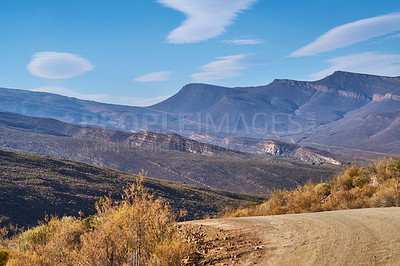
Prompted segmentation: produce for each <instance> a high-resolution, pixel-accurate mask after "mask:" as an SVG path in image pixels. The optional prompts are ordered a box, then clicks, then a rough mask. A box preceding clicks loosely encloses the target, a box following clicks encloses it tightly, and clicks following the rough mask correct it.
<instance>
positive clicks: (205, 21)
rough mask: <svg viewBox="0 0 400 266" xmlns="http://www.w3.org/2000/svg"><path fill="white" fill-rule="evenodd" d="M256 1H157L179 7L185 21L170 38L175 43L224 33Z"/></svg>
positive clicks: (190, 41) (189, 41)
mask: <svg viewBox="0 0 400 266" xmlns="http://www.w3.org/2000/svg"><path fill="white" fill-rule="evenodd" d="M256 1H257V0H157V2H159V3H160V4H162V5H164V6H166V7H169V8H173V9H175V10H178V11H180V12H182V13H184V14H185V15H186V20H185V21H183V23H182V24H181V25H180V26H179V27H178V28H176V29H174V30H173V31H172V32H171V33H170V34H169V35H168V37H167V39H168V42H170V43H174V44H181V43H195V42H199V41H204V40H208V39H210V38H213V37H216V36H218V35H220V34H222V33H223V32H224V31H225V29H226V27H228V26H229V25H231V24H232V23H233V21H234V19H235V18H236V17H237V15H238V13H240V12H242V11H244V10H246V9H249V8H250V7H251V5H252V4H253V3H255V2H256Z"/></svg>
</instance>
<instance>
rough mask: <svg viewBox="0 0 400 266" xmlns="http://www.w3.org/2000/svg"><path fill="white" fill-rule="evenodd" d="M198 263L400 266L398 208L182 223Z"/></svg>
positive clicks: (399, 214) (399, 215)
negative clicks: (193, 244) (193, 247)
mask: <svg viewBox="0 0 400 266" xmlns="http://www.w3.org/2000/svg"><path fill="white" fill-rule="evenodd" d="M188 226H189V228H191V229H192V230H191V233H192V240H193V241H196V242H197V244H198V246H199V251H200V253H201V254H198V255H199V256H198V258H197V263H198V264H221V265H231V264H242V265H251V264H260V265H400V208H379V209H361V210H344V211H332V212H323V213H307V214H291V215H279V216H267V217H248V218H247V217H246V218H230V219H212V220H202V221H192V222H187V223H184V228H185V227H186V228H187V227H188Z"/></svg>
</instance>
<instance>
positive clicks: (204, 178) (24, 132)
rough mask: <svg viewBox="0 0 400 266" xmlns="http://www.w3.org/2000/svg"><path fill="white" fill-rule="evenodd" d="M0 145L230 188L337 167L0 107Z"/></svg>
mask: <svg viewBox="0 0 400 266" xmlns="http://www.w3.org/2000/svg"><path fill="white" fill-rule="evenodd" d="M0 148H1V149H6V150H13V151H21V152H27V153H34V154H39V155H47V156H52V157H56V158H65V159H71V160H75V161H80V162H84V163H89V164H92V165H97V166H105V167H109V168H112V169H116V170H120V171H125V172H128V173H132V174H136V173H138V172H139V171H140V170H141V169H145V170H146V171H148V174H149V176H151V177H156V178H160V179H164V180H171V181H178V182H186V183H190V184H195V185H202V186H208V187H213V188H219V189H225V190H230V191H236V192H242V193H253V194H264V193H265V191H266V190H267V189H272V188H294V187H296V186H297V185H299V184H303V183H305V182H307V181H308V180H310V179H311V180H313V181H320V180H321V179H327V178H329V177H330V176H331V175H332V174H333V173H334V172H335V171H336V170H337V169H338V168H337V167H335V166H330V165H324V166H316V165H315V166H314V165H311V164H310V163H302V162H300V161H293V160H283V159H278V158H269V157H265V156H260V157H259V158H258V157H254V156H251V155H248V154H246V153H243V152H236V151H233V150H226V149H223V148H220V147H217V146H214V145H210V144H204V143H199V142H196V141H192V140H188V139H185V138H181V137H177V136H170V135H165V134H156V133H149V132H141V133H127V132H118V131H110V130H104V129H98V128H87V127H81V126H76V125H71V124H66V123H63V122H59V121H56V120H53V119H46V118H34V117H27V116H21V115H18V114H12V113H0Z"/></svg>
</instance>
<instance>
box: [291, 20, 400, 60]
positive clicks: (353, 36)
mask: <svg viewBox="0 0 400 266" xmlns="http://www.w3.org/2000/svg"><path fill="white" fill-rule="evenodd" d="M397 31H400V13H391V14H387V15H383V16H378V17H372V18H367V19H362V20H358V21H355V22H351V23H348V24H344V25H342V26H339V27H336V28H333V29H331V30H330V31H328V32H326V33H325V34H323V35H322V36H320V37H318V38H317V39H316V40H315V41H313V42H312V43H310V44H308V45H306V46H304V47H302V48H300V49H298V50H296V51H294V52H293V53H291V54H290V56H291V57H300V56H310V55H317V54H319V53H322V52H327V51H332V50H335V49H338V48H343V47H347V46H350V45H352V44H355V43H358V42H362V41H366V40H369V39H371V38H374V37H379V36H383V35H387V34H390V33H394V32H397Z"/></svg>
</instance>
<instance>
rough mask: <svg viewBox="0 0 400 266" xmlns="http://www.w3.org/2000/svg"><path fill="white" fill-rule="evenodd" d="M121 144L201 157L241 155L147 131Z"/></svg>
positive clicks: (181, 138)
mask: <svg viewBox="0 0 400 266" xmlns="http://www.w3.org/2000/svg"><path fill="white" fill-rule="evenodd" d="M122 143H127V144H130V145H135V146H140V147H148V148H152V149H161V150H175V151H182V152H189V153H197V154H203V155H225V156H230V157H232V156H234V157H236V156H240V154H241V153H240V152H237V151H232V150H229V149H225V148H222V147H219V146H215V145H212V144H209V143H202V142H198V141H195V140H190V139H187V138H183V137H179V136H174V135H167V134H160V133H153V132H149V131H141V132H138V133H134V134H130V136H129V137H128V138H126V139H125V140H123V141H122ZM223 153H224V154H223Z"/></svg>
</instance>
